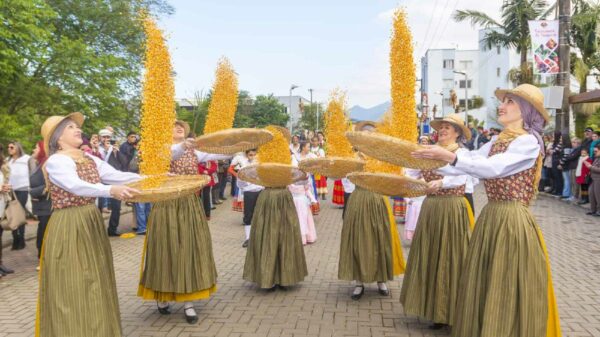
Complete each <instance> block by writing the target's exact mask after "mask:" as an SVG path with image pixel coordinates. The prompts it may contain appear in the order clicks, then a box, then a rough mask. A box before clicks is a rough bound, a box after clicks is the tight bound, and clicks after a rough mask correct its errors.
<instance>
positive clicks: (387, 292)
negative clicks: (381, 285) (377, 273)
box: [377, 289, 390, 296]
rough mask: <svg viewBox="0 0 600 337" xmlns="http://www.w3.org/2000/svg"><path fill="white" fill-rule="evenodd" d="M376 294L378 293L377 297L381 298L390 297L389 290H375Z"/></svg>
mask: <svg viewBox="0 0 600 337" xmlns="http://www.w3.org/2000/svg"><path fill="white" fill-rule="evenodd" d="M377 292H379V295H381V296H390V290H389V289H377Z"/></svg>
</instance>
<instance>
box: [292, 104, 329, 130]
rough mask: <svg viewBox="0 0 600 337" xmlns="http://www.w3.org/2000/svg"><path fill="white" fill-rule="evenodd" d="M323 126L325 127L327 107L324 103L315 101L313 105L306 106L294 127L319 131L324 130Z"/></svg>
mask: <svg viewBox="0 0 600 337" xmlns="http://www.w3.org/2000/svg"><path fill="white" fill-rule="evenodd" d="M317 113H318V115H319V123H318V125H319V127H317ZM323 128H325V108H324V107H323V104H321V103H313V104H312V105H310V104H309V105H306V106H304V111H303V112H302V116H301V117H300V120H299V121H298V125H297V126H296V127H294V129H302V130H315V131H319V130H323Z"/></svg>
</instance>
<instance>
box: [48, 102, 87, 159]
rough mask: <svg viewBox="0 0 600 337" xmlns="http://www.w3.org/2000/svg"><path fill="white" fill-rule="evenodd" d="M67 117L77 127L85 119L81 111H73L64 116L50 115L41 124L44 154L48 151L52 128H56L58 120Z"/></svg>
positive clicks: (60, 120)
mask: <svg viewBox="0 0 600 337" xmlns="http://www.w3.org/2000/svg"><path fill="white" fill-rule="evenodd" d="M67 118H69V119H72V120H73V121H74V122H75V123H76V124H77V125H78V126H79V127H81V126H82V125H83V121H84V119H85V117H83V114H82V113H81V112H73V113H70V114H68V115H66V116H50V117H48V118H46V120H45V121H44V124H42V129H41V134H42V138H44V151H46V154H49V153H50V138H52V134H53V133H54V130H56V127H57V126H58V124H60V122H62V121H63V120H65V119H67Z"/></svg>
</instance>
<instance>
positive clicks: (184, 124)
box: [175, 119, 191, 138]
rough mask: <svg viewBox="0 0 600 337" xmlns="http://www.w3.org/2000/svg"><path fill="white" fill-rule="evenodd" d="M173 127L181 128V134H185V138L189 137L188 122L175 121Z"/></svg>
mask: <svg viewBox="0 0 600 337" xmlns="http://www.w3.org/2000/svg"><path fill="white" fill-rule="evenodd" d="M175 125H179V126H181V127H182V128H183V133H184V134H185V138H187V137H188V136H189V135H190V130H191V128H190V125H189V124H188V122H185V121H182V120H179V119H178V120H176V121H175Z"/></svg>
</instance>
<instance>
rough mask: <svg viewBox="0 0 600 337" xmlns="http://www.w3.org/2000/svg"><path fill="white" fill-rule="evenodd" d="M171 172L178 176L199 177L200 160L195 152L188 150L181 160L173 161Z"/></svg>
mask: <svg viewBox="0 0 600 337" xmlns="http://www.w3.org/2000/svg"><path fill="white" fill-rule="evenodd" d="M170 172H171V173H173V174H177V175H197V174H198V158H197V157H196V153H194V150H193V149H187V150H185V153H184V154H183V156H181V158H179V159H177V160H173V161H171V170H170Z"/></svg>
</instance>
